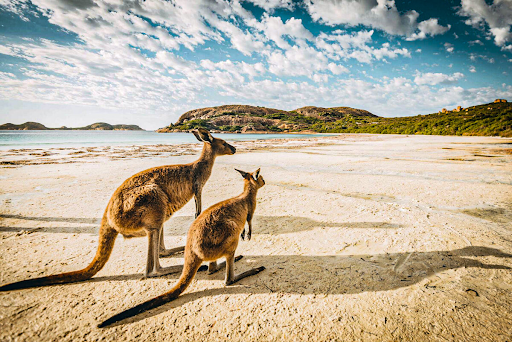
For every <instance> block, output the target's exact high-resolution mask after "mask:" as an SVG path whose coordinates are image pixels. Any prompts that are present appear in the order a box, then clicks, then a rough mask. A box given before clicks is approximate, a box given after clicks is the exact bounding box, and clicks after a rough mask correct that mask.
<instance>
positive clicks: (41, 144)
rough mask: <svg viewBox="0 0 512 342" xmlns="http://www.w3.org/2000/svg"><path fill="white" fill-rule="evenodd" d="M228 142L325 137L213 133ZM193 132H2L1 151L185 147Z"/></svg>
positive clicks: (0, 138) (0, 133) (195, 140)
mask: <svg viewBox="0 0 512 342" xmlns="http://www.w3.org/2000/svg"><path fill="white" fill-rule="evenodd" d="M214 136H218V137H220V138H222V139H224V140H226V141H243V140H261V139H285V138H307V137H319V136H324V134H233V133H225V134H214ZM194 142H197V139H196V138H195V137H194V135H193V134H192V133H156V132H153V131H0V149H1V150H9V149H21V148H54V147H57V148H58V147H61V148H69V147H91V146H130V145H156V144H169V145H177V144H186V143H194Z"/></svg>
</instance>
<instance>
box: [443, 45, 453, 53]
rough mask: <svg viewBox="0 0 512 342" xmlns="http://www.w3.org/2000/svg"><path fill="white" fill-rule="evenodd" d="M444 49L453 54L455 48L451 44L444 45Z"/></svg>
mask: <svg viewBox="0 0 512 342" xmlns="http://www.w3.org/2000/svg"><path fill="white" fill-rule="evenodd" d="M444 48H445V49H446V51H448V52H449V53H452V52H453V50H454V47H453V44H450V43H444Z"/></svg>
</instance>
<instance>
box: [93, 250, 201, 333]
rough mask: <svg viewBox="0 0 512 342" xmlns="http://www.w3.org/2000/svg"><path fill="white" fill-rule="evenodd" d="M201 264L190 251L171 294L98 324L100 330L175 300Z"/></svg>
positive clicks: (165, 294) (167, 293) (156, 298)
mask: <svg viewBox="0 0 512 342" xmlns="http://www.w3.org/2000/svg"><path fill="white" fill-rule="evenodd" d="M201 263H202V260H201V259H200V258H199V257H198V256H197V255H195V254H193V253H192V252H190V251H188V253H186V255H185V265H183V271H182V272H181V276H180V279H179V280H178V283H177V284H176V285H175V286H174V287H173V288H172V289H171V290H170V291H169V292H166V293H164V294H162V295H160V296H158V297H155V298H153V299H150V300H148V301H146V302H144V303H142V304H139V305H137V306H135V307H133V308H131V309H128V310H125V311H123V312H121V313H118V314H117V315H114V316H112V317H110V318H109V319H107V320H106V321H104V322H102V323H100V324H98V328H103V327H106V326H107V325H111V324H114V323H116V322H118V321H121V320H123V319H125V318H128V317H132V316H135V315H137V314H139V313H141V312H144V311H147V310H151V309H154V308H156V307H159V306H161V305H164V304H165V303H168V302H171V301H173V300H175V299H176V298H178V296H179V295H180V294H181V293H183V291H185V290H186V289H187V287H188V286H189V285H190V283H191V282H192V279H194V276H195V275H196V273H197V270H198V269H199V266H201Z"/></svg>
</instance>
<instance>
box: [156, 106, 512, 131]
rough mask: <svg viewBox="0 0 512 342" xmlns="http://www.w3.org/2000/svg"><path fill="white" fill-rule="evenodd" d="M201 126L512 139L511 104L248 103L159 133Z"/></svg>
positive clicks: (198, 114)
mask: <svg viewBox="0 0 512 342" xmlns="http://www.w3.org/2000/svg"><path fill="white" fill-rule="evenodd" d="M199 127H203V128H206V129H209V130H210V131H213V132H230V133H296V132H312V133H313V132H314V133H378V134H425V135H486V136H503V137H512V104H511V103H509V102H507V101H506V100H503V99H497V100H496V101H494V102H493V103H488V104H482V105H477V106H472V107H468V108H462V107H461V106H458V107H457V108H455V109H453V110H447V109H445V108H443V109H442V110H440V111H439V112H438V113H434V114H427V115H416V116H407V117H393V118H384V117H381V116H377V115H375V114H372V113H370V112H368V111H366V110H362V109H355V108H350V107H333V108H322V107H313V106H308V107H302V108H298V109H295V110H292V111H285V110H280V109H273V108H266V107H255V106H248V105H224V106H218V107H208V108H201V109H194V110H191V111H188V112H186V113H184V114H183V115H181V117H180V118H179V119H178V121H177V122H176V123H174V124H171V125H169V126H167V127H164V128H161V129H159V130H157V132H160V133H169V132H183V131H189V130H191V129H195V128H199Z"/></svg>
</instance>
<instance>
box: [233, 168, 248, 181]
mask: <svg viewBox="0 0 512 342" xmlns="http://www.w3.org/2000/svg"><path fill="white" fill-rule="evenodd" d="M235 170H237V171H238V172H240V174H241V175H242V177H244V178H245V179H249V178H251V174H250V173H249V172H245V171H242V170H238V169H235Z"/></svg>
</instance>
